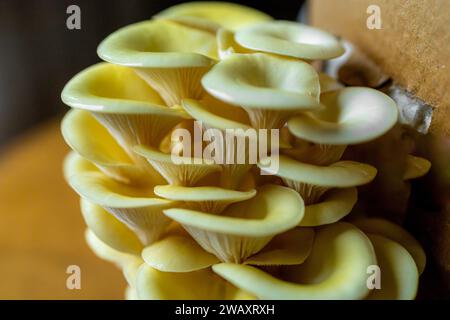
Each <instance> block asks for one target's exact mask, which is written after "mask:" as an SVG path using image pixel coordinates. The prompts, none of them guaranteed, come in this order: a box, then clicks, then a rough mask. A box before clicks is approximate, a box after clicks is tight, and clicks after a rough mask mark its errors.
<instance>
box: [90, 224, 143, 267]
mask: <svg viewBox="0 0 450 320" xmlns="http://www.w3.org/2000/svg"><path fill="white" fill-rule="evenodd" d="M84 235H85V239H86V242H87V244H88V246H89V248H90V249H91V250H92V251H93V252H94V253H95V255H96V256H97V257H99V258H100V259H102V260H105V261H109V262H112V263H113V264H115V265H116V266H117V267H119V268H120V269H122V268H123V267H124V266H126V265H127V264H129V263H131V262H133V261H136V259H138V260H139V259H140V258H139V257H138V256H136V255H133V254H129V253H125V252H121V251H117V250H115V249H113V248H111V247H110V246H108V245H107V244H105V243H104V242H103V241H101V240H100V239H99V238H98V237H97V236H96V235H95V233H93V232H92V231H91V230H89V229H86V232H85V234H84Z"/></svg>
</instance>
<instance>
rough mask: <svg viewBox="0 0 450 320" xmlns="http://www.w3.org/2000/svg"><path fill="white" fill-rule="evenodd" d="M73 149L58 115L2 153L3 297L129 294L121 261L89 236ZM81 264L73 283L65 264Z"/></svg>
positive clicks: (0, 265) (0, 272)
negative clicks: (71, 174)
mask: <svg viewBox="0 0 450 320" xmlns="http://www.w3.org/2000/svg"><path fill="white" fill-rule="evenodd" d="M68 151H69V148H68V147H67V146H66V145H65V143H64V140H63V138H62V137H61V134H60V131H59V121H53V122H51V123H47V124H46V125H43V126H41V127H39V128H36V129H33V130H31V131H29V132H28V133H26V134H25V135H23V136H22V137H20V138H19V139H17V140H16V141H15V142H13V143H12V144H10V145H9V146H7V147H6V148H3V149H2V150H1V154H0V277H1V278H0V299H122V298H123V296H124V290H125V287H126V283H125V281H124V280H123V276H122V274H121V272H120V270H118V269H117V268H116V267H114V266H113V265H111V264H109V263H107V262H104V261H102V260H100V259H99V258H97V257H96V256H95V255H94V254H93V253H92V252H91V251H90V249H89V248H88V246H87V245H86V243H85V241H84V231H85V224H84V221H83V218H82V216H81V213H80V210H79V199H78V196H77V195H76V194H75V192H74V191H72V190H71V189H70V188H69V186H68V185H67V184H66V183H65V181H64V179H63V174H62V161H63V159H64V156H65V155H66V154H67V152H68ZM69 265H78V266H79V267H80V269H81V289H80V290H76V289H74V290H69V289H67V287H66V280H67V277H68V276H69V275H68V274H67V273H66V269H67V267H68V266H69Z"/></svg>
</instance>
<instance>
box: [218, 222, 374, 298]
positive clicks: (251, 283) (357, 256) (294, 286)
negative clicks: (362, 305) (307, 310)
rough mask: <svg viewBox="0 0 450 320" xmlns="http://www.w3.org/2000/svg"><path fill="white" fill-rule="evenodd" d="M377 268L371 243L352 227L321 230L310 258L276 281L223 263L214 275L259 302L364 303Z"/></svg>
mask: <svg viewBox="0 0 450 320" xmlns="http://www.w3.org/2000/svg"><path fill="white" fill-rule="evenodd" d="M374 264H376V257H375V253H374V250H373V247H372V244H371V242H370V241H369V239H368V238H367V237H366V236H365V235H364V234H363V233H362V232H361V231H360V230H358V228H356V227H354V226H353V225H351V224H349V223H343V222H338V223H334V224H331V225H328V226H324V227H322V228H320V229H319V230H318V231H317V232H316V235H315V239H314V244H313V248H312V251H311V254H310V255H309V257H308V258H307V259H306V261H305V262H304V263H302V264H300V265H298V266H287V267H283V272H282V274H283V277H282V278H281V279H280V278H277V277H274V276H272V275H270V274H268V273H266V272H264V271H263V270H260V269H257V268H255V267H251V266H248V265H238V264H231V263H222V264H217V265H214V266H213V270H214V272H216V273H217V274H219V275H220V276H221V277H223V278H224V279H226V280H228V281H229V282H231V283H232V284H234V285H235V286H237V287H239V288H241V289H242V290H245V291H247V292H250V293H251V294H254V295H255V296H256V297H257V298H259V299H269V300H270V299H295V300H316V299H319V300H326V299H362V298H364V297H365V296H366V295H367V294H368V293H369V289H368V288H367V284H366V281H367V267H368V266H370V265H374Z"/></svg>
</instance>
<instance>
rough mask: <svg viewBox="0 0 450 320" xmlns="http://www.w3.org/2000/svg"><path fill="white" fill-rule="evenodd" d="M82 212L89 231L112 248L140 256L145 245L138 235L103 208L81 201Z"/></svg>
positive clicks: (84, 200)
mask: <svg viewBox="0 0 450 320" xmlns="http://www.w3.org/2000/svg"><path fill="white" fill-rule="evenodd" d="M81 212H82V214H83V218H84V221H85V222H86V224H87V226H88V227H89V229H90V230H91V231H92V232H93V233H94V234H95V235H96V236H97V237H98V238H99V239H100V240H102V241H103V242H104V243H105V244H107V245H108V246H110V247H111V248H113V249H115V250H117V251H120V252H125V253H130V254H135V255H140V254H141V250H142V249H143V245H142V243H141V241H140V240H139V238H138V237H137V236H136V234H135V233H134V232H133V231H132V230H130V229H129V228H128V227H127V226H126V225H125V224H124V223H122V222H121V221H119V220H118V219H117V218H115V217H114V216H113V215H112V214H111V213H109V212H107V211H106V210H104V209H103V208H102V207H100V206H98V205H96V204H93V203H91V202H89V201H87V200H86V199H81Z"/></svg>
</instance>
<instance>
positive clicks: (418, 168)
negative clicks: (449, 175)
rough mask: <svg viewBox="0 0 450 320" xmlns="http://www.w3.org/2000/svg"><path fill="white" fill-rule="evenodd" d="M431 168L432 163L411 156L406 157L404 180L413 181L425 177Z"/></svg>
mask: <svg viewBox="0 0 450 320" xmlns="http://www.w3.org/2000/svg"><path fill="white" fill-rule="evenodd" d="M430 168H431V162H430V161H428V160H427V159H424V158H421V157H416V156H413V155H410V154H409V155H407V156H406V168H405V172H404V173H403V180H411V179H415V178H419V177H421V176H424V175H425V174H427V172H428V171H430Z"/></svg>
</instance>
